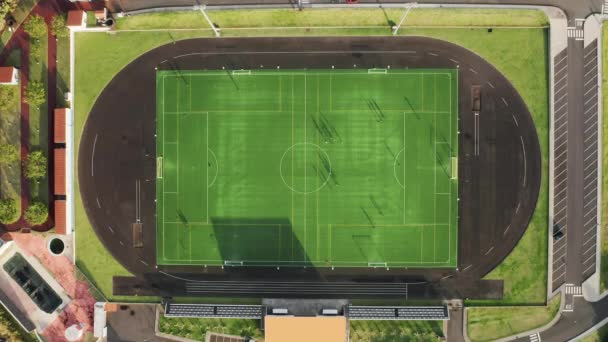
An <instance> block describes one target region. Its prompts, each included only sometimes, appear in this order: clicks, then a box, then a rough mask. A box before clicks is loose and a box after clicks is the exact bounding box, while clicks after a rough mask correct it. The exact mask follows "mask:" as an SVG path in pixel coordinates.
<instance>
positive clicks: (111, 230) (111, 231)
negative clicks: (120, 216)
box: [108, 226, 114, 235]
mask: <svg viewBox="0 0 608 342" xmlns="http://www.w3.org/2000/svg"><path fill="white" fill-rule="evenodd" d="M108 229H109V230H110V233H112V235H114V229H112V227H110V226H108Z"/></svg>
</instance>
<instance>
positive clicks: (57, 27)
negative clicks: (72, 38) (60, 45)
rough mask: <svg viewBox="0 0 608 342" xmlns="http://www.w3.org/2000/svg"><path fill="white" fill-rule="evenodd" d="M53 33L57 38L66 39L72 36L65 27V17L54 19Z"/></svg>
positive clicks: (58, 16)
mask: <svg viewBox="0 0 608 342" xmlns="http://www.w3.org/2000/svg"><path fill="white" fill-rule="evenodd" d="M51 32H53V35H55V37H57V38H65V37H67V36H69V35H70V30H69V29H68V27H67V26H66V25H65V17H64V16H63V15H56V16H54V17H53V21H52V22H51Z"/></svg>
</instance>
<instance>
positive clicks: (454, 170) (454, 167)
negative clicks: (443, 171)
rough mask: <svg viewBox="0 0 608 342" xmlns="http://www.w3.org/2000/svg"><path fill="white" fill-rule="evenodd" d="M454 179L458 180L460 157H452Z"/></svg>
mask: <svg viewBox="0 0 608 342" xmlns="http://www.w3.org/2000/svg"><path fill="white" fill-rule="evenodd" d="M452 179H458V157H452Z"/></svg>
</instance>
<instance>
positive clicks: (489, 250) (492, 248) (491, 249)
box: [484, 246, 494, 255]
mask: <svg viewBox="0 0 608 342" xmlns="http://www.w3.org/2000/svg"><path fill="white" fill-rule="evenodd" d="M493 250H494V246H492V247H490V249H488V251H487V252H486V254H484V255H488V254H490V252H492V251H493Z"/></svg>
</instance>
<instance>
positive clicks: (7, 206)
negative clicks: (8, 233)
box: [0, 198, 17, 224]
mask: <svg viewBox="0 0 608 342" xmlns="http://www.w3.org/2000/svg"><path fill="white" fill-rule="evenodd" d="M16 216H17V205H16V204H15V200H14V199H12V198H8V199H3V200H0V222H2V223H5V224H8V223H13V222H14V221H15V218H16Z"/></svg>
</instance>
